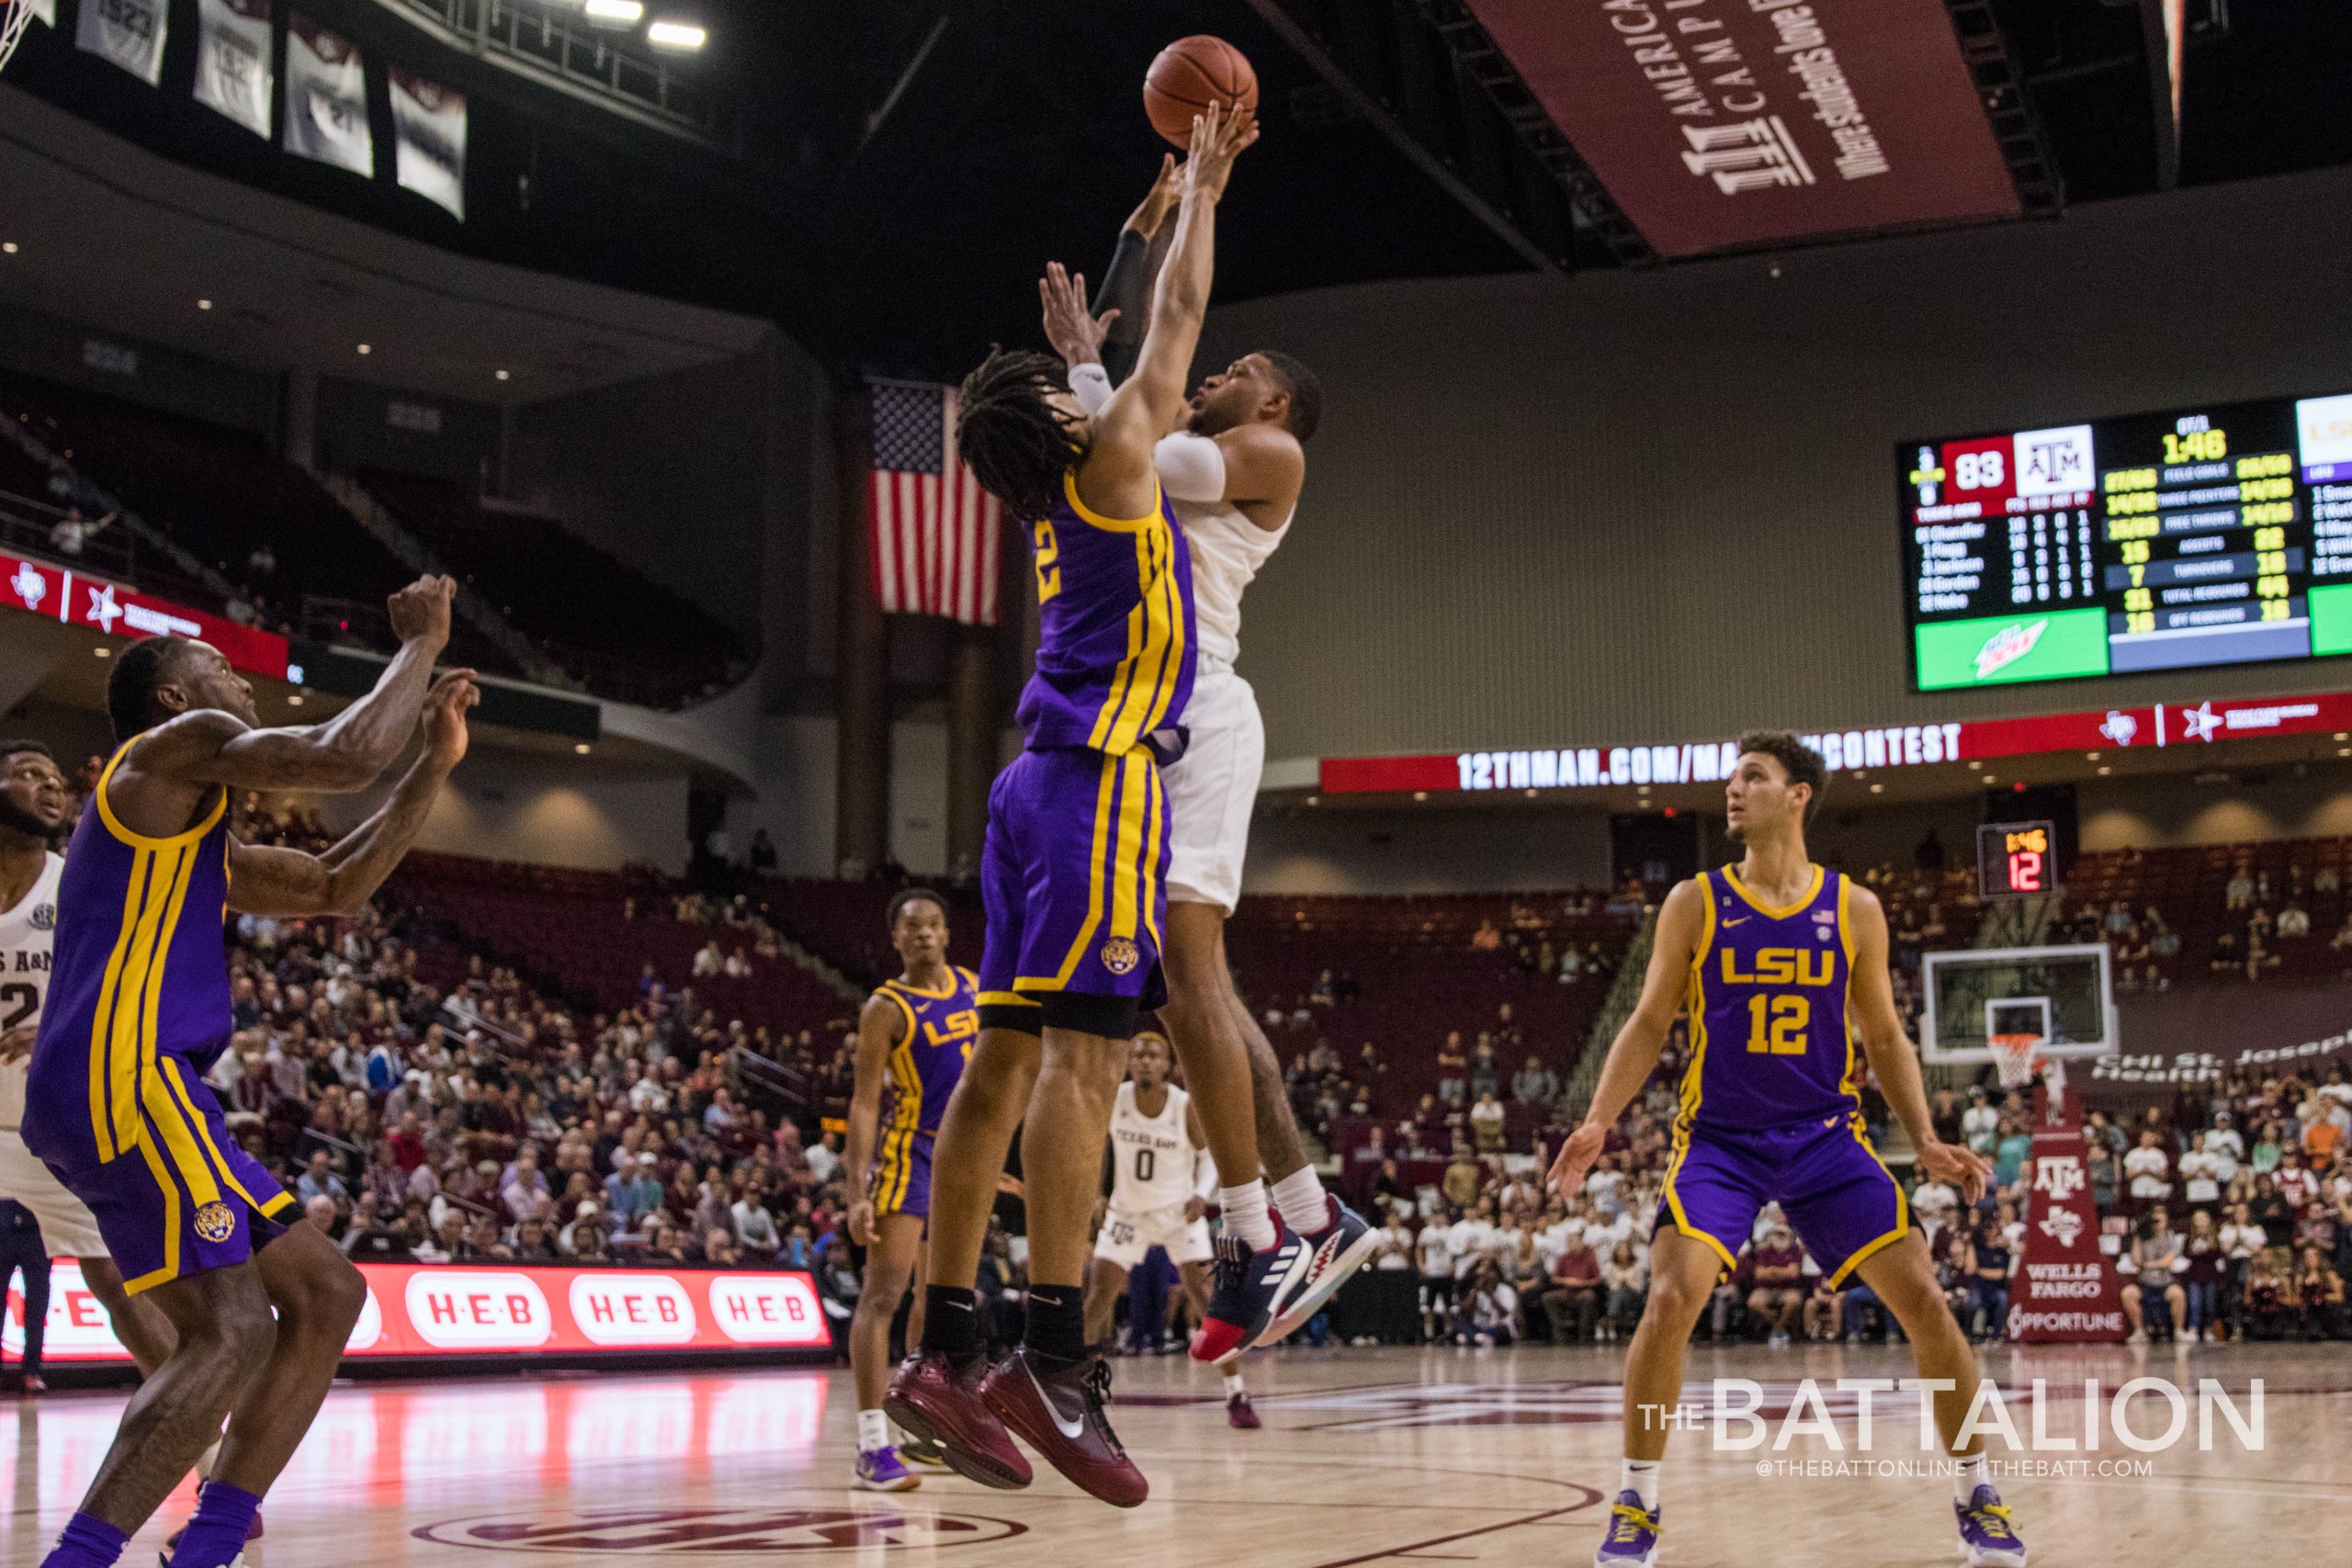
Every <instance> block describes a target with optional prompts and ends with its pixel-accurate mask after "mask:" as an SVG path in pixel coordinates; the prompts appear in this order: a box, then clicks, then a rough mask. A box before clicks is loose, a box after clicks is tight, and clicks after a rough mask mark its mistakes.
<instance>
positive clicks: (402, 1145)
mask: <svg viewBox="0 0 2352 1568" xmlns="http://www.w3.org/2000/svg"><path fill="white" fill-rule="evenodd" d="M384 1143H385V1145H386V1147H387V1148H388V1149H389V1151H390V1154H391V1156H392V1164H393V1165H394V1166H395V1167H396V1168H398V1169H399V1171H400V1173H401V1175H402V1176H407V1175H409V1174H410V1173H411V1172H413V1171H414V1170H415V1169H416V1168H417V1167H418V1166H420V1165H423V1164H424V1130H423V1129H422V1128H420V1127H419V1126H418V1125H417V1121H416V1112H415V1111H406V1112H404V1113H403V1114H402V1115H401V1122H400V1125H399V1126H398V1127H395V1128H394V1129H392V1135H391V1136H390V1137H389V1138H387V1139H385V1140H384Z"/></svg>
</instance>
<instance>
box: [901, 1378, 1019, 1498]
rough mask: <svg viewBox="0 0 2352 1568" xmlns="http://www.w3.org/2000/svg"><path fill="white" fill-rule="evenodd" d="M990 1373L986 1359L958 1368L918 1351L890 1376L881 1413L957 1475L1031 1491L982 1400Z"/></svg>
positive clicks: (999, 1426)
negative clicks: (932, 1449) (934, 1449)
mask: <svg viewBox="0 0 2352 1568" xmlns="http://www.w3.org/2000/svg"><path fill="white" fill-rule="evenodd" d="M988 1371H989V1359H988V1358H987V1357H986V1356H975V1357H973V1358H972V1359H971V1360H969V1361H968V1362H967V1363H966V1364H965V1365H964V1366H963V1367H961V1368H957V1367H956V1366H955V1365H954V1364H953V1363H951V1362H950V1361H949V1360H948V1359H947V1358H946V1357H945V1356H944V1355H942V1354H940V1353H939V1352H938V1351H935V1350H932V1351H923V1350H918V1351H916V1352H915V1353H914V1354H913V1355H911V1356H909V1357H908V1358H907V1359H905V1360H903V1361H901V1362H899V1370H898V1371H896V1372H894V1373H892V1374H891V1376H890V1388H889V1392H888V1393H886V1394H884V1395H883V1398H882V1408H883V1410H884V1411H885V1412H887V1413H888V1416H889V1417H890V1419H891V1420H893V1421H896V1422H897V1423H898V1424H899V1426H900V1427H904V1428H905V1429H906V1430H907V1431H909V1432H911V1433H912V1434H914V1436H915V1437H917V1438H921V1439H922V1441H924V1442H927V1443H936V1444H938V1445H939V1448H940V1451H941V1452H942V1453H944V1455H945V1456H946V1458H947V1463H948V1466H949V1468H951V1469H952V1470H954V1471H955V1472H956V1474H958V1475H961V1476H964V1477H965V1478H967V1480H972V1481H977V1482H978V1483H980V1484H981V1485H983V1486H994V1487H996V1488H998V1489H999V1490H1001V1491H1011V1490H1012V1489H1013V1488H1015V1487H1021V1486H1026V1485H1028V1484H1029V1482H1030V1478H1031V1471H1030V1469H1029V1461H1027V1460H1025V1459H1023V1457H1022V1456H1021V1450H1020V1449H1018V1448H1017V1447H1015V1446H1014V1445H1013V1441H1012V1434H1011V1433H1009V1432H1007V1431H1006V1430H1005V1429H1004V1423H1003V1422H1001V1421H1000V1420H998V1419H997V1418H996V1415H995V1413H994V1412H993V1411H991V1410H989V1407H988V1405H987V1404H985V1403H983V1402H982V1400H981V1398H980V1385H981V1383H982V1382H983V1381H984V1380H985V1379H986V1378H987V1377H988Z"/></svg>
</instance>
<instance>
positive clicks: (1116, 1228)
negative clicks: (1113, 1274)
mask: <svg viewBox="0 0 2352 1568" xmlns="http://www.w3.org/2000/svg"><path fill="white" fill-rule="evenodd" d="M1153 1247H1166V1248H1167V1249H1168V1258H1169V1261H1170V1262H1172V1263H1177V1264H1184V1263H1206V1262H1207V1261H1209V1259H1211V1258H1214V1257H1216V1249H1215V1248H1214V1247H1211V1246H1210V1245H1209V1223H1208V1221H1207V1220H1205V1219H1199V1220H1190V1221H1188V1220H1186V1219H1185V1218H1184V1206H1183V1205H1182V1204H1181V1203H1179V1204H1178V1205H1176V1206H1175V1207H1174V1208H1172V1209H1161V1210H1159V1212H1158V1213H1149V1214H1129V1213H1124V1212H1122V1211H1121V1210H1119V1209H1117V1208H1115V1207H1114V1208H1113V1209H1112V1210H1111V1211H1110V1212H1109V1213H1106V1214H1104V1215H1103V1230H1102V1234H1100V1235H1097V1236H1096V1237H1095V1238H1094V1256H1095V1257H1097V1258H1101V1259H1102V1260H1103V1262H1105V1263H1115V1264H1117V1265H1118V1266H1119V1267H1120V1268H1122V1269H1133V1268H1134V1267H1135V1266H1136V1264H1138V1263H1141V1262H1142V1261H1143V1258H1144V1254H1145V1253H1147V1252H1149V1251H1150V1250H1151V1249H1152V1248H1153Z"/></svg>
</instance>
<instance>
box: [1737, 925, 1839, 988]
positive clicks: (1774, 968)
mask: <svg viewBox="0 0 2352 1568" xmlns="http://www.w3.org/2000/svg"><path fill="white" fill-rule="evenodd" d="M1833 918H1834V917H1833ZM1723 959H1724V985H1726V986H1828V985H1831V984H1834V983H1835V982H1836V980H1837V977H1838V959H1837V954H1835V953H1821V952H1816V951H1815V950H1814V949H1812V948H1808V947H1759V948H1758V949H1757V950H1756V955H1755V961H1756V967H1755V968H1753V969H1749V970H1745V971H1743V970H1742V969H1741V968H1740V966H1739V964H1740V954H1739V953H1737V952H1736V951H1735V950H1733V949H1731V948H1728V947H1727V948H1724V950H1723Z"/></svg>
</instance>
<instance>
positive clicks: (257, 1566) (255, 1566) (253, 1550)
mask: <svg viewBox="0 0 2352 1568" xmlns="http://www.w3.org/2000/svg"><path fill="white" fill-rule="evenodd" d="M206 1457H207V1458H208V1459H209V1457H210V1456H209V1455H207V1456H206ZM186 1534H187V1526H186V1525H182V1526H181V1527H180V1528H179V1529H175V1530H174V1531H173V1532H172V1533H171V1534H170V1535H169V1536H167V1537H165V1538H164V1550H163V1551H160V1552H158V1553H156V1555H155V1561H156V1562H158V1563H160V1564H161V1565H162V1568H172V1553H174V1552H175V1551H178V1550H179V1549H180V1537H182V1536H184V1535H186ZM260 1539H261V1513H260V1511H259V1510H258V1509H256V1510H255V1511H254V1522H253V1523H252V1524H250V1525H247V1526H246V1527H245V1550H244V1551H241V1552H239V1553H238V1554H237V1561H236V1562H232V1563H230V1564H229V1568H241V1565H242V1568H261V1549H260V1548H259V1547H256V1546H255V1545H254V1542H255V1541H257V1540H260Z"/></svg>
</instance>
